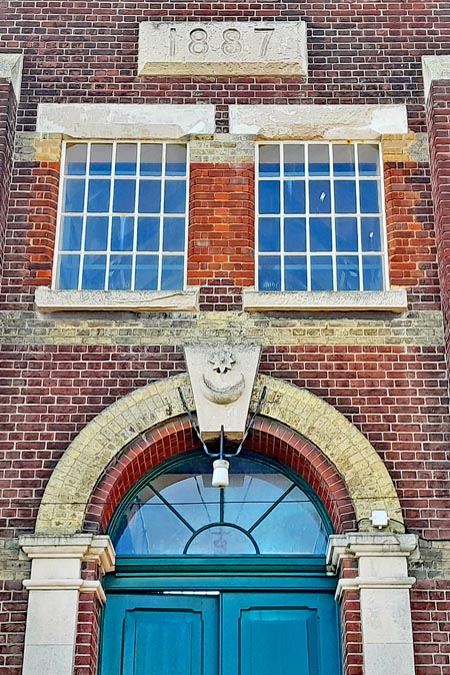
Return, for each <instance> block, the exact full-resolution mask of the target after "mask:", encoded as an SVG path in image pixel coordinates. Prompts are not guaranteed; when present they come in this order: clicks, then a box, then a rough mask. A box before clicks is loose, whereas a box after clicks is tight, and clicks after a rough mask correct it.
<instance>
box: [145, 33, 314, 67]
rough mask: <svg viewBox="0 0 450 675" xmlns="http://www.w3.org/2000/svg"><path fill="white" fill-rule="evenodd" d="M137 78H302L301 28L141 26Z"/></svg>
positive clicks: (304, 52) (304, 57)
mask: <svg viewBox="0 0 450 675" xmlns="http://www.w3.org/2000/svg"><path fill="white" fill-rule="evenodd" d="M138 75H153V76H155V75H156V76H157V75H162V76H167V75H169V76H170V75H236V76H239V75H268V76H270V75H275V76H280V75H285V76H287V77H289V76H292V75H294V76H297V77H298V76H300V77H305V76H306V75H307V49H306V24H305V23H304V22H302V21H297V22H286V23H285V22H274V21H271V22H269V21H264V22H250V23H241V22H231V21H227V22H222V21H221V22H218V21H215V22H201V23H199V22H192V21H188V22H183V23H179V22H176V23H173V22H161V23H157V22H154V21H148V22H142V23H141V24H140V25H139V62H138Z"/></svg>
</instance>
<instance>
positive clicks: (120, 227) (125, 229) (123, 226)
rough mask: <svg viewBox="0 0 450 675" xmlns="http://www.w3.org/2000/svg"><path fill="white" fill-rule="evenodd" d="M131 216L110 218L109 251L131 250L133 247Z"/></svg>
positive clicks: (132, 220)
mask: <svg viewBox="0 0 450 675" xmlns="http://www.w3.org/2000/svg"><path fill="white" fill-rule="evenodd" d="M133 236H134V218H133V216H131V217H130V216H114V217H113V219H112V231H111V251H131V250H132V249H133Z"/></svg>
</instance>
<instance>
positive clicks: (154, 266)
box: [134, 255, 158, 291]
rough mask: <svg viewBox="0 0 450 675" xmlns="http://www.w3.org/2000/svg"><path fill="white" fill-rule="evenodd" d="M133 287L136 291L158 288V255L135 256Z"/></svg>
mask: <svg viewBox="0 0 450 675" xmlns="http://www.w3.org/2000/svg"><path fill="white" fill-rule="evenodd" d="M134 288H135V289H136V290H137V291H156V289H157V288H158V256H156V255H137V256H136V277H135V283H134Z"/></svg>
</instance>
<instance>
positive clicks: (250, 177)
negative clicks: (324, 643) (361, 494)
mask: <svg viewBox="0 0 450 675" xmlns="http://www.w3.org/2000/svg"><path fill="white" fill-rule="evenodd" d="M235 19H236V20H237V21H238V22H247V21H261V20H271V21H282V22H286V21H288V22H296V21H298V20H303V21H306V23H307V26H308V39H307V47H308V61H309V66H308V67H309V73H308V78H307V80H303V79H299V78H294V77H289V78H282V77H253V76H252V77H250V76H248V77H244V76H240V77H213V76H205V77H196V78H193V77H187V76H186V77H174V78H168V77H151V78H145V77H138V76H137V75H136V62H137V49H138V43H137V32H138V24H139V23H140V22H142V21H149V20H152V21H174V22H175V21H176V22H183V21H186V20H198V21H209V20H217V21H224V20H235ZM449 31H450V10H449V7H448V2H444V1H441V0H436V1H434V2H428V3H418V2H403V3H400V2H394V1H390V0H388V1H386V2H382V3H375V4H374V3H368V2H357V3H338V4H336V3H331V2H323V3H317V2H310V1H309V0H308V1H307V2H303V3H289V2H278V3H266V2H260V1H259V0H258V1H257V2H241V3H209V4H208V3H203V2H197V1H196V0H194V1H191V2H189V3H185V2H151V3H148V2H144V1H137V2H127V3H122V2H120V3H111V2H106V0H88V1H87V2H86V0H83V2H80V1H78V0H74V1H72V2H67V0H52V2H48V3H47V2H34V1H33V2H27V3H23V2H21V1H20V0H18V1H15V0H8V1H7V2H6V4H5V8H4V9H3V8H2V9H1V10H0V52H1V53H7V54H8V53H11V52H14V53H16V52H17V53H19V52H22V51H23V53H24V71H23V78H22V89H21V95H20V102H19V103H18V105H17V120H16V98H15V95H14V92H13V88H12V86H11V83H10V82H9V81H7V80H6V79H3V78H2V79H0V268H1V269H2V276H1V279H0V303H1V311H0V326H1V332H0V509H1V511H0V584H1V590H0V645H1V648H0V652H1V656H0V675H19V674H20V673H21V664H22V653H23V641H24V631H25V620H26V595H27V594H26V591H25V590H24V589H23V588H22V583H21V582H22V579H24V578H26V577H27V575H28V574H29V565H28V561H26V559H25V557H24V556H23V554H21V553H19V547H18V537H19V536H21V535H23V534H30V533H33V531H34V528H35V522H36V517H37V512H38V510H39V507H40V504H41V499H42V496H43V494H44V491H45V488H46V486H47V484H48V481H49V478H50V476H51V475H52V474H53V472H54V470H55V467H56V466H57V464H58V461H59V460H60V459H61V457H62V456H63V455H64V453H65V452H66V450H67V448H68V447H69V445H70V443H71V442H72V441H73V440H74V439H75V438H76V437H77V435H78V434H79V433H80V432H81V431H82V430H83V429H84V428H85V427H86V425H87V424H88V423H89V422H91V421H92V420H93V419H94V418H95V417H96V416H97V415H99V414H100V413H101V412H102V411H104V410H105V409H106V408H107V407H108V406H110V405H111V404H114V403H115V402H116V401H118V400H120V399H121V398H123V397H124V396H126V395H127V394H129V393H130V392H133V391H134V390H136V389H138V388H140V387H144V386H146V385H148V384H149V383H151V382H154V381H157V380H165V379H166V378H168V377H172V376H174V375H177V374H180V373H182V372H184V371H185V370H186V364H185V361H184V355H183V345H185V344H191V343H195V342H207V343H210V344H214V343H218V342H223V341H225V340H226V341H229V342H231V343H233V342H235V343H237V342H252V343H258V344H261V345H262V346H263V351H262V358H261V363H260V372H261V373H262V374H264V375H267V376H270V377H273V378H278V379H282V380H283V381H286V382H288V383H291V384H294V385H296V386H297V387H300V388H305V389H307V390H308V391H310V392H311V393H312V394H314V395H315V396H317V397H319V398H320V399H322V400H323V401H325V402H327V403H328V404H330V405H331V406H333V407H334V408H335V409H336V410H337V411H339V412H340V413H342V414H343V415H344V416H345V417H346V418H347V419H348V420H349V421H350V422H351V423H352V424H353V425H354V426H355V427H356V428H357V429H358V430H359V431H361V433H362V434H363V435H364V436H365V437H366V438H367V439H368V440H369V441H370V443H371V444H372V446H373V447H374V448H375V450H376V451H377V453H378V455H379V457H381V459H382V461H383V462H384V464H385V466H386V467H387V470H388V472H389V474H390V477H391V479H392V481H393V483H394V486H395V488H396V491H397V494H398V497H399V500H400V504H401V507H402V515H403V518H404V522H405V526H406V530H407V531H408V532H411V533H414V534H417V535H418V536H419V537H421V538H423V542H422V543H423V546H422V548H421V552H422V557H421V559H420V561H416V562H414V563H413V564H412V569H411V574H413V575H415V576H416V577H417V579H418V582H417V585H416V586H415V588H414V590H413V591H412V618H413V627H414V641H415V653H416V673H417V675H449V673H450V650H449V648H448V642H449V630H448V626H449V625H450V559H448V558H447V557H446V555H445V554H442V555H440V557H439V558H436V556H437V552H440V551H441V549H440V548H439V547H441V546H442V547H444V549H445V546H446V545H447V542H448V541H449V540H450V499H449V496H448V495H449V490H450V476H449V464H448V459H449V457H448V448H449V441H450V411H449V372H450V371H449V368H448V364H449V359H450V276H449V274H450V272H449V270H450V267H449V256H450V253H449V251H450V239H449V227H450V222H449V218H450V216H449V213H450V204H449V199H450V197H449V194H450V190H449V185H450V169H449V166H450V161H449V157H450V133H449V132H450V87H449V82H448V80H446V81H439V82H435V83H434V84H433V86H432V87H431V90H430V95H429V96H428V101H427V104H426V106H425V98H424V91H423V82H422V66H421V57H422V56H423V55H445V54H446V53H448V39H449ZM44 102H45V103H106V104H125V103H128V104H130V103H135V104H136V103H137V104H141V105H145V104H148V103H153V104H162V103H164V104H197V105H199V106H201V105H203V104H213V105H215V125H216V134H215V135H214V136H211V137H208V138H198V137H193V138H192V139H191V165H190V200H189V244H188V284H189V285H190V286H198V287H200V306H199V311H198V312H196V313H183V314H180V313H157V314H152V313H142V314H132V313H124V312H120V313H105V312H102V311H98V312H89V313H87V312H86V313H81V312H74V313H70V312H65V313H59V314H55V315H51V314H47V315H43V314H41V313H39V312H37V311H36V308H35V305H34V293H35V289H36V287H38V286H48V285H49V284H50V283H51V281H52V269H53V259H54V247H55V236H56V228H57V209H58V196H59V189H60V157H61V153H60V150H61V143H62V140H63V139H62V137H61V135H58V134H57V133H55V134H49V135H48V134H47V135H39V134H38V133H37V132H36V112H37V106H38V104H39V103H44ZM305 103H307V104H333V105H350V104H372V105H374V104H376V105H380V106H382V105H385V104H404V105H406V106H407V111H408V127H409V132H408V134H405V135H404V136H389V135H387V136H385V137H383V138H381V139H380V141H381V145H382V149H383V157H384V189H385V206H386V238H387V245H388V258H389V274H390V282H391V285H392V286H395V287H399V288H403V289H405V290H406V291H407V294H408V308H407V311H405V312H403V313H402V314H391V313H388V312H372V311H371V312H338V311H334V310H333V308H330V310H329V311H326V312H321V313H315V314H314V313H313V314H311V313H292V312H278V313H275V312H260V313H256V314H253V313H249V312H244V311H243V289H246V288H251V287H253V286H254V283H255V269H254V259H255V258H254V250H255V225H254V210H255V171H254V142H255V139H254V138H252V137H242V138H240V137H237V136H234V135H233V136H230V135H229V134H228V130H229V108H228V106H229V105H231V104H242V105H246V104H253V105H255V104H277V105H285V104H287V105H293V104H305ZM14 139H15V158H14V164H13V163H12V147H13V144H14ZM428 144H429V148H430V156H429V155H428ZM2 263H3V264H2ZM441 308H442V311H441ZM177 424H179V428H177V429H176V431H174V430H173V429H172V430H171V433H172V436H171V440H170V448H171V449H170V448H169V446H167V447H166V446H165V447H164V448H163V447H162V446H163V443H162V440H161V438H160V437H159V436H158V438H156V437H155V438H153V436H152V433H153V430H150V431H149V432H148V438H149V439H150V440H151V442H150V445H147V444H142V443H141V442H140V443H137V445H136V446H130V447H128V448H127V452H125V451H124V452H123V454H122V455H121V456H120V460H119V461H118V462H117V464H114V466H113V465H111V467H110V469H109V471H107V472H105V475H104V476H103V477H102V479H101V481H100V482H99V483H98V485H97V487H96V490H95V491H94V493H93V495H92V498H91V500H90V502H89V507H88V509H87V515H86V520H85V531H86V532H95V533H101V532H103V531H105V528H106V527H107V525H108V523H109V521H110V518H111V516H112V513H113V511H114V508H115V507H116V506H117V504H118V503H119V501H120V499H121V498H122V497H123V496H124V494H125V493H126V491H127V489H129V488H130V487H132V485H133V484H134V483H135V482H136V480H138V479H139V478H140V477H141V476H142V475H143V473H145V471H147V470H149V469H150V468H151V467H152V466H153V465H154V464H155V463H158V462H159V461H161V460H162V459H163V458H165V457H168V456H170V455H171V454H174V453H176V452H179V451H181V450H183V449H188V448H190V447H193V443H194V441H193V437H192V434H191V432H190V431H189V425H188V424H187V423H186V420H185V419H184V418H181V421H180V420H178V422H177ZM264 424H266V420H258V425H259V426H258V425H257V426H256V429H255V431H254V432H253V434H252V436H251V437H250V439H249V443H248V446H249V447H251V448H252V449H254V450H258V451H262V452H267V453H268V454H271V455H272V456H276V457H278V458H280V459H282V460H284V459H285V458H286V456H287V454H288V452H291V451H292V448H293V447H294V446H295V443H294V441H293V440H292V441H291V442H290V443H286V444H285V446H283V442H284V441H283V438H282V435H283V434H282V431H283V430H281V431H280V429H278V432H279V434H280V436H281V438H279V439H278V440H276V436H277V433H278V432H277V431H276V430H273V429H272V430H271V432H270V433H269V431H270V429H267V428H264ZM267 424H269V423H268V422H267ZM269 427H270V424H269ZM155 433H156V435H158V434H159V431H156V432H155ZM274 439H275V440H274ZM297 441H298V439H297V440H296V441H295V442H297ZM158 443H159V445H158ZM298 443H300V444H301V440H300V441H298ZM305 443H306V441H305ZM293 444H294V445H293ZM305 447H306V446H305ZM148 448H151V453H147V454H146V451H147V449H148ZM119 449H120V448H119ZM294 449H295V448H294ZM303 451H304V453H306V454H307V455H308V462H307V463H306V464H305V463H304V464H301V462H300V460H298V465H295V466H294V464H295V462H291V465H292V466H293V468H294V469H295V470H297V471H298V472H299V473H300V474H301V475H302V476H303V477H304V478H305V479H306V480H307V481H308V482H309V483H310V484H311V485H312V487H313V488H314V489H315V490H316V492H317V493H318V494H319V496H320V498H321V499H322V501H323V503H324V504H325V506H326V508H327V510H328V512H329V514H330V517H331V519H332V521H333V523H334V525H335V528H336V531H339V532H347V531H353V530H356V529H357V527H358V524H357V523H356V518H355V515H354V511H353V507H352V503H351V499H350V497H349V495H348V493H347V492H346V489H345V484H344V480H343V478H342V476H340V475H339V473H338V472H337V471H336V469H335V467H334V466H333V465H332V463H331V462H329V461H328V460H327V461H325V459H324V458H323V455H322V454H321V452H320V450H319V449H317V448H315V447H313V446H312V445H311V447H309V446H308V450H307V451H306V450H305V449H303ZM303 451H302V452H303ZM299 452H300V450H299ZM308 453H309V454H308ZM314 453H317V454H316V455H315V454H314ZM330 485H331V488H333V489H334V492H333V489H331V488H330ZM105 504H106V506H105ZM425 540H427V541H425ZM436 560H437V561H438V562H436ZM346 564H348V569H345V570H344V573H343V574H344V576H346V577H348V578H352V576H355V575H356V571H355V568H354V566H353V568H352V564H351V563H350V562H348V563H346ZM92 565H93V564H92V563H90V562H89V563H86V569H84V570H83V575H84V576H85V578H86V579H94V578H97V577H98V570H97V569H93V568H92ZM99 612H100V604H99V603H98V602H97V600H96V599H94V598H93V596H91V595H89V594H88V595H86V596H85V597H82V599H81V602H80V606H79V617H78V638H77V646H76V657H75V671H74V672H75V673H76V675H95V673H96V668H97V649H98V635H99V633H98V631H99ZM341 615H342V625H343V640H344V672H345V675H362V672H363V670H362V647H361V640H362V638H361V624H360V615H359V599H358V592H357V591H351V592H348V593H347V594H346V595H345V597H344V599H343V601H342V605H341Z"/></svg>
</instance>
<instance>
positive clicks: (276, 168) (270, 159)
mask: <svg viewBox="0 0 450 675" xmlns="http://www.w3.org/2000/svg"><path fill="white" fill-rule="evenodd" d="M259 173H260V175H261V176H279V175H280V146H279V145H260V146H259Z"/></svg>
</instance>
